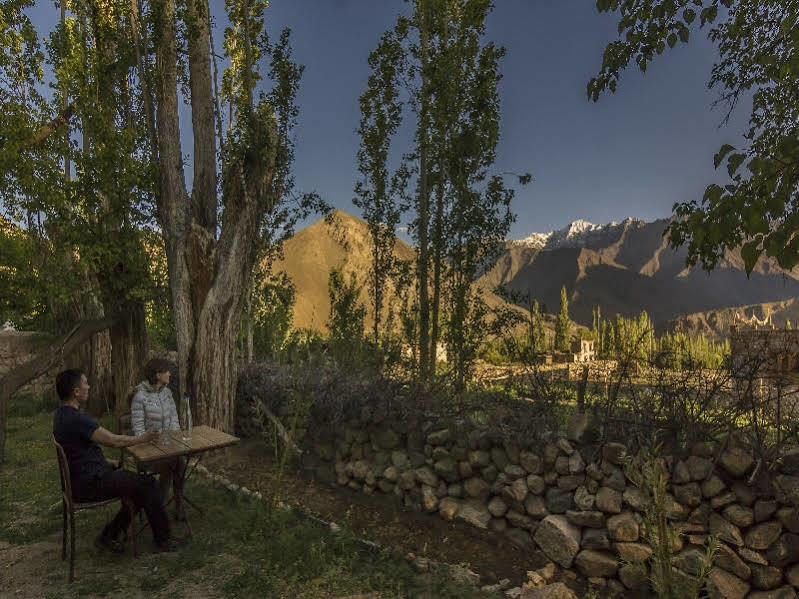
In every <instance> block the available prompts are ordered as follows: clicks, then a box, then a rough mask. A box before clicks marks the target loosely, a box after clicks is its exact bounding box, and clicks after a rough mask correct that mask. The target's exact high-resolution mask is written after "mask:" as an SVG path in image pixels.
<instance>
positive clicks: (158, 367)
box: [144, 358, 169, 385]
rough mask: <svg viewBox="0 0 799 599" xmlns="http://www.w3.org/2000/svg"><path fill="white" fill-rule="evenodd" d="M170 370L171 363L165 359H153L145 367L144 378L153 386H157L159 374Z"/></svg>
mask: <svg viewBox="0 0 799 599" xmlns="http://www.w3.org/2000/svg"><path fill="white" fill-rule="evenodd" d="M167 370H169V362H168V361H167V360H164V359H163V358H153V359H152V360H150V361H149V362H147V364H146V365H145V366H144V376H145V377H146V378H147V381H148V382H149V383H150V384H151V385H155V383H156V381H157V378H156V375H157V374H158V373H159V372H166V371H167Z"/></svg>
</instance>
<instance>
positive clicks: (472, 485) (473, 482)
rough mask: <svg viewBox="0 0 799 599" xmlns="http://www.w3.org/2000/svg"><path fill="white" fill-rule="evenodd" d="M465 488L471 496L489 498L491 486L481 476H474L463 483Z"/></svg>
mask: <svg viewBox="0 0 799 599" xmlns="http://www.w3.org/2000/svg"><path fill="white" fill-rule="evenodd" d="M463 490H464V491H465V492H466V495H468V496H469V497H474V498H475V499H487V498H488V494H489V491H490V488H489V486H488V483H487V482H486V481H484V480H483V479H482V478H480V477H477V476H474V477H472V478H470V479H468V480H467V481H466V482H464V483H463Z"/></svg>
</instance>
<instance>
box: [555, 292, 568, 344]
mask: <svg viewBox="0 0 799 599" xmlns="http://www.w3.org/2000/svg"><path fill="white" fill-rule="evenodd" d="M570 331H571V318H569V296H568V295H567V294H566V286H565V285H564V286H563V287H561V288H560V312H558V316H557V318H556V320H555V349H556V350H558V351H569V344H570V341H571V339H570V337H569V336H570Z"/></svg>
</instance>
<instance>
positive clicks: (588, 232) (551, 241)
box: [511, 217, 644, 249]
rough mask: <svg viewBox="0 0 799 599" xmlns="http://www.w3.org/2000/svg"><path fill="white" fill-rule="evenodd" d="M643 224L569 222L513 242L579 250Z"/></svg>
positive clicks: (628, 221)
mask: <svg viewBox="0 0 799 599" xmlns="http://www.w3.org/2000/svg"><path fill="white" fill-rule="evenodd" d="M643 224H644V222H643V221H641V220H638V219H636V218H633V217H627V218H625V219H624V220H623V221H622V222H620V223H617V222H616V221H611V222H609V223H607V224H605V225H597V224H594V223H592V222H590V221H587V220H584V219H578V220H575V221H572V222H570V223H569V224H568V225H566V226H565V227H563V228H562V229H558V230H557V231H549V232H547V233H532V234H530V235H528V236H527V237H525V238H524V239H518V240H513V241H512V242H511V243H512V244H513V245H516V246H526V247H531V248H538V249H554V248H563V247H574V248H581V247H586V245H588V244H594V243H597V242H599V243H602V242H605V241H606V240H607V239H609V238H611V237H618V235H619V234H621V232H622V231H623V230H625V229H626V228H627V227H629V226H630V225H636V226H641V225H643Z"/></svg>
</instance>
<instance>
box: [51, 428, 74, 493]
mask: <svg viewBox="0 0 799 599" xmlns="http://www.w3.org/2000/svg"><path fill="white" fill-rule="evenodd" d="M53 445H55V453H56V456H57V457H58V473H59V475H60V477H61V494H62V495H63V497H64V501H65V502H66V503H67V506H68V507H72V479H71V478H70V474H69V462H68V461H67V454H65V453H64V448H63V447H61V444H60V443H59V442H58V441H56V440H55V435H53Z"/></svg>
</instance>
